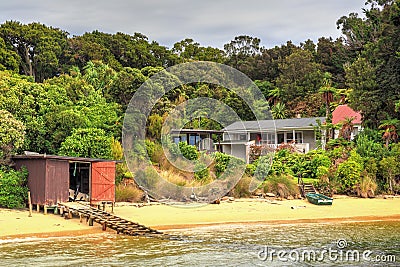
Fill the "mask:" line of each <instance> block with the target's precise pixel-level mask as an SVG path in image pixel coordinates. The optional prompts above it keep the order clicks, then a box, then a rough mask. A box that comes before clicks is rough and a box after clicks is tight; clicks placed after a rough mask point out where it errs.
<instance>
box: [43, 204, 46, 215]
mask: <svg viewBox="0 0 400 267" xmlns="http://www.w3.org/2000/svg"><path fill="white" fill-rule="evenodd" d="M43 213H44V215H47V205H44V206H43Z"/></svg>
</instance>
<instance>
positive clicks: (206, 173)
mask: <svg viewBox="0 0 400 267" xmlns="http://www.w3.org/2000/svg"><path fill="white" fill-rule="evenodd" d="M194 178H195V179H196V180H204V181H206V180H208V179H209V178H210V170H209V169H208V168H207V165H206V164H205V163H203V162H201V161H197V162H196V164H195V165H194Z"/></svg>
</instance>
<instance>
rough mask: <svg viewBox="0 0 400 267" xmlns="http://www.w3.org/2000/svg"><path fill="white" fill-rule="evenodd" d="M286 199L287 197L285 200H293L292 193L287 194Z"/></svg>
mask: <svg viewBox="0 0 400 267" xmlns="http://www.w3.org/2000/svg"><path fill="white" fill-rule="evenodd" d="M286 199H287V200H293V199H294V197H293V196H292V195H289V196H288V197H287V198H286Z"/></svg>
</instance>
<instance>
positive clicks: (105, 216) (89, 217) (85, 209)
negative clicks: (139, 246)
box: [58, 202, 174, 239]
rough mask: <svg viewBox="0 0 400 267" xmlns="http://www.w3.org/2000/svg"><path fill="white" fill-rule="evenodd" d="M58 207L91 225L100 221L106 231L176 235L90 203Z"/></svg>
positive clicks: (131, 234)
mask: <svg viewBox="0 0 400 267" xmlns="http://www.w3.org/2000/svg"><path fill="white" fill-rule="evenodd" d="M58 209H59V210H60V214H61V216H66V217H68V218H72V216H73V215H76V216H78V217H79V218H80V221H81V222H82V220H83V219H86V222H88V223H89V226H93V222H96V223H99V224H101V225H102V227H103V230H104V231H105V230H106V229H107V228H111V229H113V230H115V231H116V232H117V234H120V233H121V234H125V235H130V236H146V237H157V238H167V239H174V237H173V236H171V235H168V234H164V233H162V232H160V231H158V230H155V229H152V228H150V227H147V226H144V225H141V224H139V223H136V222H132V221H129V220H126V219H124V218H121V217H119V216H116V215H114V214H111V213H108V212H107V211H103V210H100V209H96V208H94V207H91V206H90V205H85V204H81V203H78V202H67V203H59V204H58Z"/></svg>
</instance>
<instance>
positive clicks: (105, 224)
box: [101, 222, 107, 231]
mask: <svg viewBox="0 0 400 267" xmlns="http://www.w3.org/2000/svg"><path fill="white" fill-rule="evenodd" d="M102 226H103V227H102V228H101V229H102V230H103V231H105V230H107V223H106V222H104V223H103V225H102Z"/></svg>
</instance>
